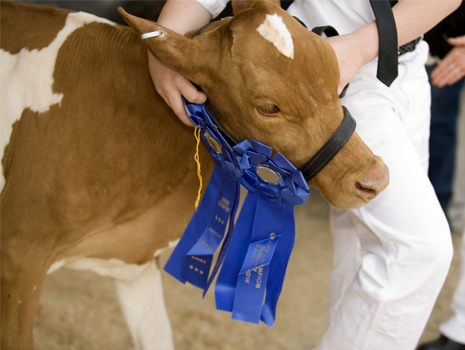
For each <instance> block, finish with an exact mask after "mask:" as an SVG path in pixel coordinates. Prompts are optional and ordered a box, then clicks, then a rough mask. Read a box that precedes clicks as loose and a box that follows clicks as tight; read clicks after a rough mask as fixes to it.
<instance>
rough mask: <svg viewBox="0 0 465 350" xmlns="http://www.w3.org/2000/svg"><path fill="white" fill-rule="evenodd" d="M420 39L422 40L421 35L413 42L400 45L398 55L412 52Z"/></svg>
mask: <svg viewBox="0 0 465 350" xmlns="http://www.w3.org/2000/svg"><path fill="white" fill-rule="evenodd" d="M420 40H421V37H418V38H416V39H415V40H412V41H411V42H409V43H407V44H404V45H402V46H400V47H399V50H397V55H398V56H402V55H403V54H406V53H407V52H412V51H413V50H415V48H416V47H417V44H418V43H419V42H420Z"/></svg>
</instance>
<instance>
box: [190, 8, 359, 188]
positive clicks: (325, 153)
mask: <svg viewBox="0 0 465 350" xmlns="http://www.w3.org/2000/svg"><path fill="white" fill-rule="evenodd" d="M295 18H296V17H295ZM296 20H297V21H299V22H300V23H301V24H302V25H303V26H304V27H307V26H305V24H304V23H303V22H302V21H301V20H299V19H298V18H296ZM210 24H211V23H208V24H206V25H205V26H203V27H202V28H200V29H198V30H197V31H196V32H195V33H194V34H193V35H192V38H195V37H196V36H198V35H200V34H201V33H202V31H203V30H204V29H205V28H206V27H207V26H209V25H210ZM313 32H315V33H316V34H318V35H320V36H321V35H322V33H325V34H326V35H327V36H334V35H339V34H338V33H337V31H336V29H334V28H333V27H331V26H325V27H316V28H314V29H313ZM347 87H348V85H347V86H346V87H345V88H344V90H343V91H342V93H341V95H339V97H343V96H344V95H345V92H346V90H347ZM204 107H205V111H206V112H207V113H208V115H209V116H210V118H211V119H212V121H213V122H214V123H215V126H216V127H217V129H218V131H219V132H220V133H221V135H222V136H223V137H224V139H225V140H226V141H227V142H228V143H229V144H230V146H231V147H234V146H235V145H237V144H238V143H239V142H238V141H237V140H236V139H235V138H234V137H233V136H232V135H231V134H230V133H229V132H228V131H226V129H225V128H224V127H223V125H222V124H221V123H220V121H219V120H218V118H217V117H216V115H215V113H214V112H213V110H212V108H211V106H210V104H209V103H208V100H207V101H206V102H205V104H204ZM342 109H343V111H344V118H343V119H342V122H341V124H340V125H339V127H338V128H337V129H336V131H335V132H334V133H333V135H331V137H330V138H329V140H328V141H326V143H325V144H324V145H323V146H322V147H321V148H320V149H319V150H318V151H317V152H316V154H315V155H314V156H313V157H312V158H311V159H310V160H309V161H308V162H306V163H305V164H304V165H302V166H301V167H300V169H299V170H300V171H301V172H302V175H303V176H304V178H305V180H306V181H309V180H310V179H312V178H313V177H314V176H315V175H316V174H317V173H318V172H319V171H320V170H321V169H323V168H324V167H325V166H326V164H328V163H329V162H330V161H331V159H333V157H334V156H335V155H336V154H337V152H339V151H340V150H341V148H342V147H343V146H344V145H345V143H346V142H347V141H348V140H349V138H350V137H351V136H352V134H353V133H354V131H355V126H356V123H355V119H354V118H353V117H352V115H351V114H350V113H349V111H348V110H347V108H345V107H344V106H342Z"/></svg>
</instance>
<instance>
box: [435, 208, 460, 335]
mask: <svg viewBox="0 0 465 350" xmlns="http://www.w3.org/2000/svg"><path fill="white" fill-rule="evenodd" d="M463 225H464V227H465V211H464V212H463ZM450 308H451V309H452V311H453V312H454V315H453V316H452V317H451V318H449V319H448V320H447V321H446V322H444V323H442V324H441V325H440V326H439V330H440V331H441V333H442V334H444V335H445V336H446V337H448V338H449V339H452V340H454V341H456V342H458V343H461V344H465V229H464V231H463V234H462V243H461V245H460V274H459V282H458V285H457V288H456V289H455V292H454V296H453V297H452V303H451V304H450Z"/></svg>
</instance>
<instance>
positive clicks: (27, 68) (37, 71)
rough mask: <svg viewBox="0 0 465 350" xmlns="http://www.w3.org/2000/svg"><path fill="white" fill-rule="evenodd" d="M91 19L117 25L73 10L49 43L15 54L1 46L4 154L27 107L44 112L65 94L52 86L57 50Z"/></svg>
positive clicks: (0, 185) (1, 179) (1, 142)
mask: <svg viewBox="0 0 465 350" xmlns="http://www.w3.org/2000/svg"><path fill="white" fill-rule="evenodd" d="M92 22H102V23H106V24H109V25H113V26H114V25H115V23H113V22H110V21H108V20H106V19H103V18H99V17H97V16H94V15H91V14H88V13H84V12H77V13H70V14H69V15H68V17H67V19H66V23H65V26H64V27H63V28H62V29H61V31H60V32H58V34H57V36H56V38H55V39H54V40H53V41H52V42H51V43H50V45H49V46H47V47H45V48H43V49H41V50H37V49H34V50H32V51H29V50H28V49H27V48H23V49H22V50H21V51H20V52H19V53H17V54H15V55H12V54H10V53H9V52H7V51H4V50H1V49H0V67H1V69H0V86H1V87H2V91H1V94H0V115H1V116H2V118H1V124H0V126H1V129H0V151H1V153H0V154H3V152H4V149H5V146H6V145H7V144H8V142H9V140H10V135H11V132H12V130H13V124H14V122H15V121H17V120H19V119H20V118H21V114H22V112H23V110H24V109H26V108H30V109H31V110H32V111H33V112H39V113H44V112H47V111H48V110H49V109H50V107H51V106H53V105H56V104H58V105H59V104H60V103H61V100H62V99H63V94H62V93H59V92H54V91H53V89H52V86H53V83H54V79H53V72H54V70H55V62H56V59H57V56H58V51H59V50H60V48H61V46H62V45H63V43H64V42H65V41H66V39H67V38H68V37H69V36H70V34H71V33H73V32H74V31H75V30H76V29H77V28H80V27H82V26H84V25H85V24H87V23H92ZM70 84H71V83H70ZM4 183H5V179H4V177H3V176H0V190H1V189H2V188H3V186H4Z"/></svg>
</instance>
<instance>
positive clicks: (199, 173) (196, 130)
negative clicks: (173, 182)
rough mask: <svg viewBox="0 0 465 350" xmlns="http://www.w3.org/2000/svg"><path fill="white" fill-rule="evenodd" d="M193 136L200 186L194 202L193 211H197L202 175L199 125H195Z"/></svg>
mask: <svg viewBox="0 0 465 350" xmlns="http://www.w3.org/2000/svg"><path fill="white" fill-rule="evenodd" d="M194 136H195V139H196V140H197V146H196V149H195V155H194V160H195V162H196V163H197V176H198V178H199V182H200V186H199V192H198V194H197V200H196V201H195V209H196V210H197V208H198V206H199V203H200V197H201V194H200V193H201V191H202V174H201V172H200V157H199V144H200V125H197V127H196V128H195V130H194Z"/></svg>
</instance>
